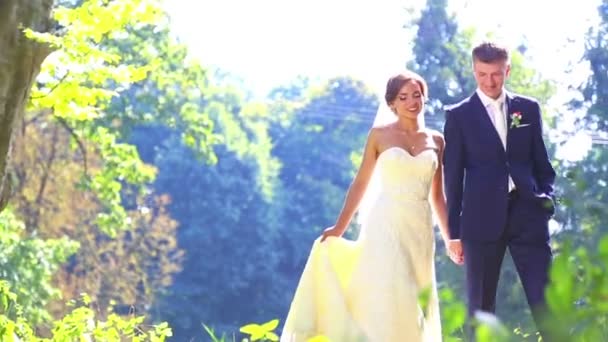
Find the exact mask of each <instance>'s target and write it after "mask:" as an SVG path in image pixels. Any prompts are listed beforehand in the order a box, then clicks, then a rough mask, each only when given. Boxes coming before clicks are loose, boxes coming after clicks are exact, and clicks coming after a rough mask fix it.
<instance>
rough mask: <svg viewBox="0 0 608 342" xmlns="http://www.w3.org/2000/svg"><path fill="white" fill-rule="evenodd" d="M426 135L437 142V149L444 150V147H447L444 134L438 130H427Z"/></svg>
mask: <svg viewBox="0 0 608 342" xmlns="http://www.w3.org/2000/svg"><path fill="white" fill-rule="evenodd" d="M426 133H427V134H428V135H429V136H430V137H431V138H433V142H435V144H436V145H437V147H439V148H443V146H444V145H445V140H444V138H443V134H442V133H441V132H439V131H437V130H434V129H429V128H427V129H426Z"/></svg>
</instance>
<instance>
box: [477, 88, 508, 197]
mask: <svg viewBox="0 0 608 342" xmlns="http://www.w3.org/2000/svg"><path fill="white" fill-rule="evenodd" d="M477 96H479V99H481V103H482V104H483V105H484V107H485V108H486V112H487V113H488V116H489V117H490V120H492V123H493V124H494V128H495V129H496V132H497V133H498V136H499V137H500V141H501V142H502V147H503V148H504V149H505V150H506V149H507V130H508V128H507V115H506V113H507V102H506V91H505V90H504V89H503V90H502V92H501V93H500V96H498V98H497V99H496V100H495V99H493V98H491V97H489V96H487V95H486V94H484V93H483V91H481V89H479V88H477ZM513 189H515V183H513V179H511V176H509V192H510V191H511V190H513Z"/></svg>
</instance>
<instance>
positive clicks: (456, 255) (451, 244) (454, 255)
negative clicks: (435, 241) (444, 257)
mask: <svg viewBox="0 0 608 342" xmlns="http://www.w3.org/2000/svg"><path fill="white" fill-rule="evenodd" d="M446 250H447V253H448V256H449V257H450V259H452V261H453V262H454V263H455V264H456V265H464V252H463V250H462V242H461V241H460V240H458V239H454V240H447V241H446Z"/></svg>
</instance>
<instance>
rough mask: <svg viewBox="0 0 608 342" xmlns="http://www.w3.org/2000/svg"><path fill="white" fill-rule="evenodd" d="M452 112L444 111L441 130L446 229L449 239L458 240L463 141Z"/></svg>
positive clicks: (462, 178) (462, 176) (463, 165)
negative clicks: (443, 149) (447, 229)
mask: <svg viewBox="0 0 608 342" xmlns="http://www.w3.org/2000/svg"><path fill="white" fill-rule="evenodd" d="M456 115H457V114H455V113H454V112H453V111H452V110H447V111H446V121H445V126H444V128H443V135H444V138H445V153H444V154H443V170H444V178H445V190H446V200H447V207H448V227H449V231H450V238H451V239H460V213H461V211H462V193H463V182H464V167H465V164H464V160H465V159H464V152H465V151H464V140H463V135H462V130H461V128H460V126H459V122H458V118H457V117H456Z"/></svg>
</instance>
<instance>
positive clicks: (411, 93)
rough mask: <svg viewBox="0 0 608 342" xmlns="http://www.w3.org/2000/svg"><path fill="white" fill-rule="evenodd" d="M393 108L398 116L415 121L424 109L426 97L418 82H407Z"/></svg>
mask: <svg viewBox="0 0 608 342" xmlns="http://www.w3.org/2000/svg"><path fill="white" fill-rule="evenodd" d="M391 107H392V108H393V112H394V113H395V114H396V115H397V116H403V117H407V118H411V119H415V118H416V117H417V116H418V115H419V114H420V113H421V112H422V109H423V108H424V95H423V94H422V89H420V85H419V84H418V82H415V81H408V82H406V83H405V84H404V85H403V86H402V87H401V89H399V92H398V93H397V97H396V98H395V100H393V103H392V106H391Z"/></svg>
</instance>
